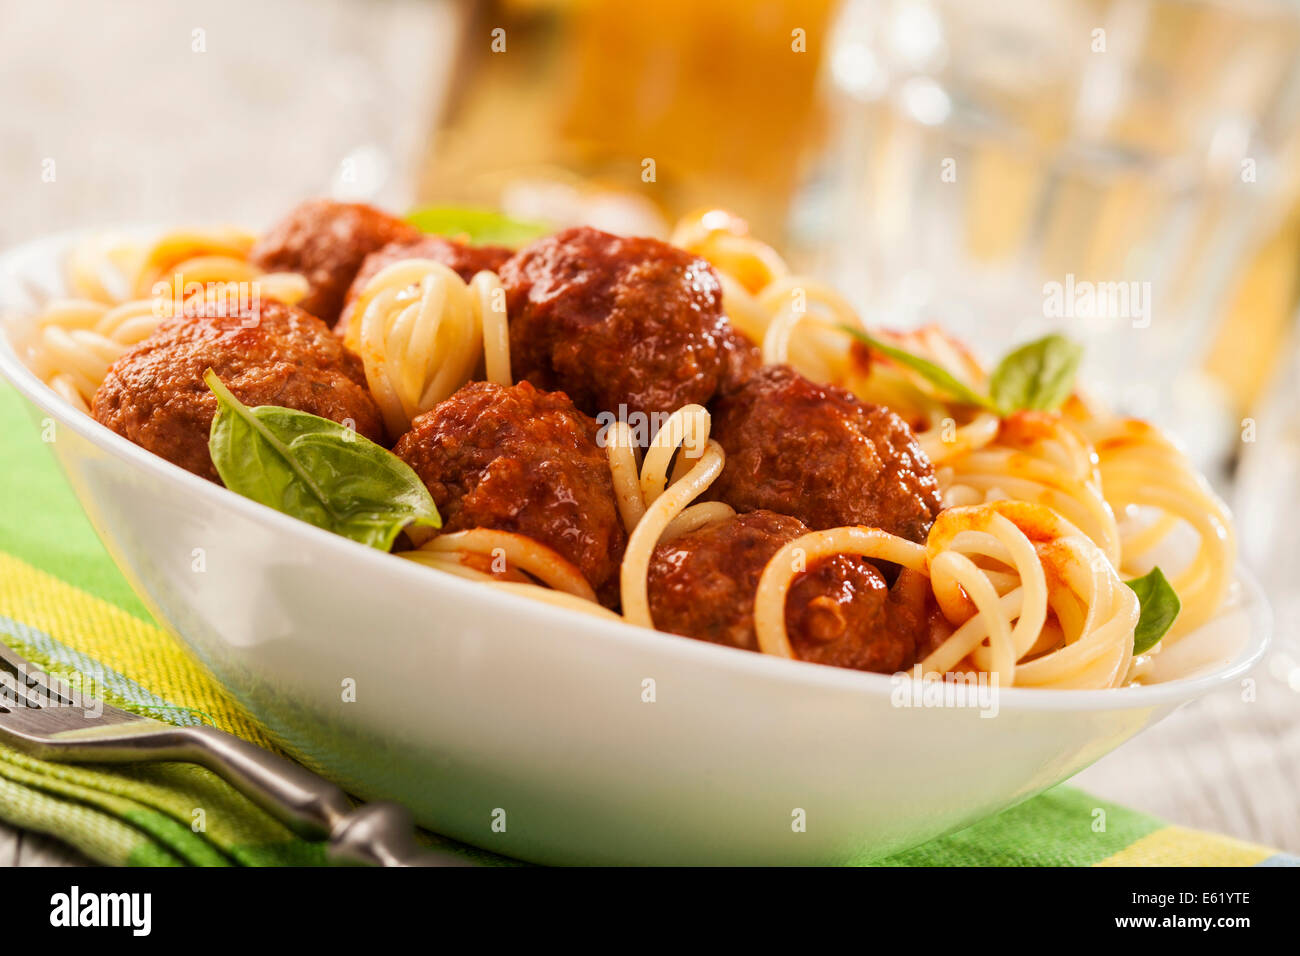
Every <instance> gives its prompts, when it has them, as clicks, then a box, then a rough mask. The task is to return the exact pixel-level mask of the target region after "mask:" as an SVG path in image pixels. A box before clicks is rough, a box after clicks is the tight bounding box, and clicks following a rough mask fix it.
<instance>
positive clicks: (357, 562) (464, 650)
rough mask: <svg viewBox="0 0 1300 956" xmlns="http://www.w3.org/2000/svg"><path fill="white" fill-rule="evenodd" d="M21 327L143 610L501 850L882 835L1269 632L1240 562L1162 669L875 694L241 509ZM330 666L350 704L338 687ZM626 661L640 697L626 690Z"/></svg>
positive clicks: (53, 281) (1005, 791) (395, 795)
mask: <svg viewBox="0 0 1300 956" xmlns="http://www.w3.org/2000/svg"><path fill="white" fill-rule="evenodd" d="M68 241H69V240H68V239H67V238H66V237H56V238H54V239H48V240H43V241H41V242H36V243H31V244H28V245H25V246H23V247H21V248H19V249H16V250H14V251H13V252H11V253H9V254H7V255H5V256H3V257H0V313H5V312H12V311H13V310H18V311H23V310H26V311H27V312H30V310H31V304H32V303H31V302H30V301H29V298H30V297H29V296H27V295H26V293H25V292H24V287H25V283H24V281H23V280H34V281H35V282H36V284H37V285H39V286H41V287H44V288H45V289H51V290H52V289H57V288H58V286H59V280H58V269H57V266H58V262H59V259H60V257H61V255H62V253H63V252H64V251H65V250H66V248H67V245H68ZM16 328H17V326H16V325H14V324H10V325H8V326H6V334H5V335H4V336H2V337H0V372H2V373H3V375H4V377H5V378H7V379H8V380H9V381H11V382H12V383H13V384H14V385H15V386H16V387H17V388H18V390H19V391H20V392H21V393H22V394H23V395H24V396H25V397H26V399H27V400H28V401H29V402H30V403H31V405H32V406H33V413H34V415H35V416H36V417H37V418H44V417H49V418H51V419H53V420H55V421H56V422H57V423H58V430H57V440H56V441H54V443H53V445H52V447H53V449H54V452H55V454H56V456H57V457H58V459H59V461H60V463H61V465H62V467H63V469H64V471H65V472H66V473H67V476H68V479H69V480H70V482H71V484H72V487H73V488H74V489H75V490H76V493H77V496H78V497H79V499H80V500H81V503H82V505H83V506H84V507H85V509H86V513H87V514H88V515H89V516H90V520H91V522H92V523H93V524H94V526H95V529H96V530H97V531H98V533H99V535H100V537H101V538H102V539H103V540H104V543H105V544H106V545H107V547H108V549H109V551H110V552H111V553H112V555H113V557H114V559H115V560H116V561H117V563H118V565H119V566H120V567H121V569H122V571H123V572H124V573H125V574H126V576H127V578H128V579H129V580H130V581H131V583H132V584H133V586H134V587H135V588H136V590H137V591H138V592H139V593H140V595H141V597H142V598H144V600H145V601H146V602H147V604H148V605H149V607H150V608H151V609H152V610H153V612H154V614H155V616H156V617H157V619H158V620H159V621H160V622H162V623H163V624H165V625H166V626H168V627H169V628H170V629H171V630H172V631H174V632H175V633H176V634H177V635H178V636H179V637H180V639H181V640H182V641H183V642H184V643H185V644H186V645H188V647H189V648H190V649H191V650H192V651H193V653H194V655H195V656H196V657H197V658H198V659H199V660H200V661H201V662H202V663H203V664H204V665H205V666H206V667H207V668H208V669H210V670H211V672H212V673H213V674H214V675H216V677H217V679H218V680H219V681H221V683H222V684H224V685H225V686H226V687H228V688H229V689H230V690H231V691H232V692H233V693H234V694H235V696H236V697H238V698H239V700H241V701H242V702H243V703H244V704H245V705H246V706H247V707H248V708H249V710H250V711H251V712H252V713H253V714H255V715H256V716H257V717H258V718H260V719H261V720H262V721H263V722H264V723H265V724H266V725H267V726H268V727H269V728H270V729H271V730H272V731H273V732H274V733H275V734H277V735H278V737H279V738H280V739H281V740H282V741H283V743H284V745H285V746H286V747H287V748H288V749H289V750H291V751H292V752H294V753H295V754H297V755H299V756H300V757H301V759H303V760H304V761H305V762H306V763H308V764H309V765H311V766H313V767H314V768H316V769H318V770H321V771H322V772H324V773H325V774H326V775H328V776H330V777H332V778H334V779H335V780H337V781H339V782H340V783H342V784H343V785H344V786H346V787H347V788H348V789H350V790H351V791H353V792H354V793H356V794H358V795H360V796H362V797H366V798H371V799H373V798H380V797H385V798H389V799H394V800H399V801H401V802H402V803H405V804H406V805H407V806H409V807H410V808H411V809H412V810H413V811H414V813H415V815H416V817H417V818H418V820H419V821H420V822H421V823H422V824H425V825H426V826H428V827H430V828H432V829H434V830H436V831H439V832H441V833H444V834H447V835H449V836H452V837H456V838H457V839H460V840H463V841H465V842H467V843H472V844H475V845H477V846H481V847H484V848H487V849H489V850H494V851H497V852H500V853H503V854H507V855H509V856H514V857H519V858H522V859H526V860H533V861H539V862H547V863H689V864H698V863H708V864H718V863H728V864H745V863H827V862H835V861H840V860H847V859H850V858H853V859H863V858H865V857H867V856H884V855H887V854H890V853H894V852H897V851H899V850H903V849H905V848H907V847H911V846H914V845H916V844H919V843H922V842H924V841H926V840H929V839H931V838H933V837H936V836H939V835H941V834H944V833H948V832H950V831H953V830H957V829H959V828H961V827H964V826H966V825H968V824H970V823H973V822H974V821H976V820H978V819H980V818H981V817H984V816H987V815H989V814H992V813H996V812H997V811H999V810H1002V809H1005V808H1007V807H1009V806H1011V805H1013V804H1015V803H1017V802H1019V801H1021V800H1024V799H1026V798H1027V797H1030V796H1033V795H1034V794H1036V793H1038V792H1040V791H1042V790H1044V789H1046V788H1048V787H1051V786H1052V785H1054V784H1056V783H1059V782H1060V781H1062V780H1065V779H1066V778H1067V777H1069V776H1070V775H1071V774H1074V773H1076V772H1077V771H1079V770H1081V769H1083V768H1084V767H1086V766H1088V765H1089V764H1091V763H1092V762H1093V761H1095V760H1097V759H1098V758H1099V757H1101V756H1103V755H1104V754H1106V753H1108V752H1109V751H1111V750H1113V749H1114V748H1115V747H1117V746H1119V745H1120V744H1122V743H1123V742H1124V741H1126V740H1128V739H1129V738H1130V737H1132V736H1133V735H1134V734H1136V733H1138V732H1139V731H1140V730H1142V729H1143V728H1145V727H1147V726H1149V725H1151V724H1153V723H1155V722H1156V721H1158V720H1160V719H1162V718H1163V717H1165V716H1167V715H1168V714H1170V713H1171V712H1173V711H1174V710H1175V709H1177V708H1178V707H1179V706H1180V705H1182V704H1183V703H1186V702H1187V701H1189V700H1191V699H1193V698H1195V697H1198V696H1200V695H1202V694H1205V693H1208V692H1210V691H1213V690H1215V689H1217V688H1221V687H1223V686H1225V685H1227V684H1229V683H1231V682H1233V681H1236V680H1238V679H1239V678H1240V677H1241V676H1242V675H1243V674H1245V673H1246V672H1247V671H1248V670H1249V669H1250V668H1251V666H1253V665H1254V664H1255V663H1256V662H1257V661H1258V660H1259V659H1260V657H1261V656H1262V654H1263V652H1264V649H1265V646H1266V644H1267V641H1268V631H1269V615H1268V610H1267V607H1266V605H1265V602H1264V600H1263V598H1262V597H1261V595H1260V592H1259V589H1258V587H1257V586H1255V585H1254V584H1253V583H1252V582H1251V581H1250V579H1249V578H1245V577H1243V578H1241V579H1240V580H1239V582H1238V585H1237V587H1236V588H1235V589H1234V597H1233V600H1232V601H1231V602H1230V605H1229V607H1227V608H1225V610H1224V611H1223V612H1222V613H1221V614H1220V615H1219V616H1218V617H1217V618H1216V619H1215V620H1214V621H1212V622H1211V623H1210V624H1209V625H1207V626H1206V627H1204V628H1202V629H1201V630H1200V631H1198V632H1197V633H1196V634H1193V635H1190V636H1188V637H1187V638H1185V639H1184V640H1183V641H1182V642H1180V643H1179V644H1178V645H1176V646H1175V647H1174V648H1171V649H1169V650H1168V651H1167V652H1166V653H1165V654H1162V655H1160V658H1159V659H1160V661H1161V663H1162V666H1163V668H1164V670H1165V672H1166V676H1168V673H1170V672H1174V671H1176V672H1179V673H1183V674H1187V675H1190V676H1184V677H1182V678H1181V679H1175V680H1170V681H1169V682H1167V683H1160V684H1156V685H1152V686H1147V687H1138V688H1126V689H1120V690H1105V691H1055V690H1034V689H1015V688H1010V689H1004V690H1001V691H1000V693H999V694H998V697H997V706H998V712H997V715H996V717H993V718H992V719H987V718H984V717H981V716H980V713H979V711H978V710H975V709H959V708H916V707H900V706H895V705H894V702H893V700H892V697H893V692H894V690H895V686H896V685H895V683H894V682H893V681H892V680H891V678H890V677H888V676H884V675H877V674H865V673H858V672H855V671H848V670H839V669H835V668H830V667H822V666H818V665H813V664H805V663H801V662H792V661H785V660H778V659H775V658H771V657H765V656H762V655H759V654H753V653H747V652H744V651H737V650H732V649H730V648H725V647H718V646H714V645H711V644H707V643H704V642H700V641H694V640H689V639H686V638H682V637H673V636H669V635H664V634H658V633H655V632H652V631H648V630H643V629H639V628H632V627H628V626H623V625H619V624H616V623H611V622H605V621H601V620H598V619H595V618H591V617H587V616H584V615H580V614H575V613H572V612H569V611H565V610H563V609H560V608H555V607H551V606H548V605H543V604H539V603H536V602H532V601H529V600H528V599H526V598H522V597H517V596H514V595H511V594H503V593H500V592H497V591H494V590H492V589H490V588H487V587H484V586H482V585H478V584H475V583H473V582H468V581H464V580H461V579H459V578H456V577H452V576H449V575H444V574H441V573H439V572H436V571H433V570H431V569H428V568H425V567H421V566H418V565H415V564H411V563H408V562H406V561H402V560H399V559H397V558H394V557H392V556H390V555H386V554H382V553H380V552H378V551H375V550H372V549H369V548H366V547H363V546H361V545H359V544H355V543H353V542H351V541H348V540H345V539H343V538H340V537H336V536H334V535H331V534H329V533H327V532H325V531H321V530H318V529H317V528H314V527H312V526H310V525H308V524H305V523H303V522H299V521H296V520H294V519H292V518H288V517H286V516H284V515H281V514H279V513H277V512H275V511H272V510H270V509H267V508H264V507H262V506H261V505H258V504H255V503H253V502H251V501H248V500H246V499H244V498H241V497H239V496H238V495H235V494H233V493H231V492H228V491H226V490H225V489H224V488H221V487H219V486H217V485H215V484H212V483H210V482H207V481H204V480H203V479H201V478H197V477H195V476H194V475H191V474H189V473H188V472H185V471H183V470H182V469H180V468H178V467H176V466H174V465H172V464H170V463H168V462H166V461H164V460H163V459H161V458H157V457H155V456H153V455H151V454H149V453H148V452H146V451H144V450H143V449H141V448H138V447H136V446H135V445H133V444H132V443H130V442H128V441H127V440H126V439H124V438H121V437H119V436H118V435H116V434H114V433H112V432H111V431H109V430H108V429H106V428H104V427H102V426H101V425H99V424H98V423H96V422H95V421H93V420H92V419H90V418H89V417H88V416H86V415H83V414H81V413H79V412H77V411H75V410H73V409H72V408H70V407H69V406H67V405H66V404H65V403H64V402H63V401H62V400H60V399H59V398H58V397H57V396H56V395H55V394H54V393H53V392H52V391H50V390H49V389H48V388H46V387H45V386H44V385H43V384H42V383H41V382H40V381H38V380H37V379H36V378H35V376H33V375H32V374H31V373H30V372H29V371H28V370H27V369H26V368H25V367H24V366H23V365H22V363H21V362H20V361H19V360H18V358H17V355H16V354H15V350H14V348H13V347H12V346H11V335H12V334H13V333H14V331H15V329H16ZM196 548H201V549H203V553H204V557H205V563H206V570H205V571H203V572H201V573H200V572H196V571H195V570H193V568H194V557H193V556H194V550H195V549H196ZM349 679H350V680H352V681H355V686H356V700H355V702H345V701H344V699H343V698H344V694H343V690H342V688H343V685H344V683H345V682H346V681H348V680H349ZM649 680H652V681H653V682H654V701H653V702H647V701H645V700H643V687H644V686H645V682H646V681H649ZM799 811H802V812H803V815H804V817H805V819H806V829H805V830H804V831H803V832H796V828H795V827H794V826H793V823H794V821H795V819H796V818H797V816H798V813H799ZM502 813H504V822H505V828H504V830H503V831H502V830H501V828H500V825H499V821H500V819H501V817H502ZM494 821H496V822H497V824H498V825H497V826H496V827H495V828H494Z"/></svg>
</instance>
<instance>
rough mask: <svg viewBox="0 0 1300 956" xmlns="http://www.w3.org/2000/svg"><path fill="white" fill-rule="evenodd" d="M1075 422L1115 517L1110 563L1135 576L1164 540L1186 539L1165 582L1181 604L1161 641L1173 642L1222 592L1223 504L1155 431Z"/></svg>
mask: <svg viewBox="0 0 1300 956" xmlns="http://www.w3.org/2000/svg"><path fill="white" fill-rule="evenodd" d="M1082 427H1083V429H1084V430H1085V431H1086V432H1087V433H1088V434H1089V435H1090V436H1091V437H1092V440H1093V442H1094V443H1095V448H1096V450H1097V457H1098V470H1099V473H1100V476H1101V487H1102V489H1103V491H1104V493H1105V496H1106V500H1107V502H1108V503H1109V504H1110V507H1111V508H1112V509H1113V510H1114V512H1115V514H1116V515H1118V516H1120V517H1121V518H1122V527H1121V530H1120V542H1121V543H1120V560H1119V561H1118V562H1117V563H1116V566H1117V567H1119V568H1120V570H1121V571H1122V572H1123V573H1124V574H1125V575H1126V576H1129V577H1136V576H1138V575H1140V574H1144V573H1146V571H1148V570H1149V569H1150V566H1151V564H1152V563H1153V554H1154V553H1155V552H1156V551H1157V549H1159V548H1161V546H1162V545H1163V544H1164V543H1165V542H1166V541H1167V540H1168V541H1170V542H1173V543H1174V544H1175V545H1178V544H1190V547H1186V548H1184V549H1183V550H1184V551H1185V553H1188V554H1190V558H1189V559H1188V560H1186V562H1185V563H1184V564H1183V565H1182V566H1181V567H1177V568H1175V569H1174V571H1173V574H1172V575H1171V576H1170V579H1169V581H1170V584H1171V585H1173V588H1174V590H1175V591H1176V592H1177V593H1178V597H1179V599H1180V601H1181V602H1182V605H1183V606H1182V611H1181V613H1180V614H1179V615H1178V620H1177V621H1175V622H1174V626H1173V628H1172V629H1171V630H1170V632H1169V634H1168V635H1166V637H1165V640H1166V641H1169V642H1171V643H1172V642H1173V641H1177V640H1178V639H1179V638H1180V637H1182V636H1183V635H1185V634H1186V633H1187V632H1189V631H1191V630H1194V629H1196V628H1197V627H1200V626H1201V625H1202V624H1204V623H1205V622H1206V621H1207V620H1208V619H1209V618H1210V617H1211V615H1213V614H1214V612H1215V611H1217V610H1218V609H1219V607H1220V606H1221V605H1222V604H1223V601H1224V598H1225V597H1226V595H1227V591H1228V586H1229V584H1230V583H1231V581H1232V574H1233V566H1234V564H1235V557H1236V534H1235V531H1234V530H1233V525H1232V518H1231V516H1230V515H1229V513H1228V508H1227V506H1226V505H1225V504H1224V503H1223V502H1222V501H1221V500H1220V499H1219V497H1218V495H1216V494H1215V493H1214V491H1213V490H1212V489H1211V488H1210V485H1209V482H1207V481H1206V480H1205V478H1204V477H1202V476H1201V475H1200V474H1199V473H1198V472H1197V471H1196V469H1195V468H1193V467H1192V465H1191V463H1190V462H1189V461H1188V460H1187V457H1186V456H1185V455H1184V454H1183V453H1182V452H1181V451H1180V450H1179V449H1178V446H1177V445H1175V444H1174V443H1173V442H1172V441H1170V440H1169V439H1168V438H1167V437H1166V436H1165V435H1163V434H1162V433H1161V432H1160V430H1159V429H1157V428H1154V427H1153V426H1151V425H1148V424H1147V423H1146V422H1141V421H1137V420H1136V419H1131V418H1117V419H1101V418H1095V417H1094V418H1090V419H1089V420H1088V421H1087V422H1086V423H1085V424H1084V425H1083V426H1082Z"/></svg>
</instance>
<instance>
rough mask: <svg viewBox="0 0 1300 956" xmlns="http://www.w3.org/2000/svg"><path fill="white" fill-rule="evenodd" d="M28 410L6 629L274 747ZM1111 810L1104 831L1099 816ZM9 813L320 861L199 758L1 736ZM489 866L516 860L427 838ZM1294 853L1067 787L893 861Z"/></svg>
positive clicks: (193, 845)
mask: <svg viewBox="0 0 1300 956" xmlns="http://www.w3.org/2000/svg"><path fill="white" fill-rule="evenodd" d="M29 411H30V410H29V409H28V408H27V407H25V403H24V402H23V401H22V399H21V398H20V397H19V396H18V395H17V393H15V392H14V391H13V389H12V388H11V387H9V386H8V385H7V384H3V383H0V462H3V467H2V468H0V641H4V642H5V643H7V644H8V645H9V646H11V647H12V648H13V649H14V650H15V651H17V652H18V653H19V654H21V655H22V656H24V657H26V658H27V659H28V660H30V661H32V662H33V663H34V664H36V665H38V666H40V667H43V668H45V669H46V671H47V672H48V673H52V674H56V675H60V676H64V677H72V676H73V675H80V676H81V678H83V679H88V680H90V681H91V682H92V683H90V684H89V685H88V686H92V687H98V688H104V690H105V696H106V697H107V699H108V702H109V703H111V704H113V705H114V706H117V707H120V708H122V709H123V710H128V711H132V712H134V713H138V714H142V715H147V716H150V717H155V718H157V719H160V720H165V721H168V722H170V723H174V724H178V725H189V724H199V723H206V724H210V725H212V726H215V727H219V728H221V729H222V730H225V731H229V732H230V733H233V734H237V735H238V736H240V737H243V738H244V739H245V740H250V741H252V742H254V743H256V744H258V745H260V746H264V747H267V748H269V749H272V750H275V749H276V747H275V744H274V743H273V742H272V741H271V740H270V738H269V737H268V736H267V734H266V731H265V730H264V729H263V728H261V727H260V726H259V725H258V724H257V723H256V721H254V720H253V719H252V718H251V717H250V716H249V715H248V713H247V712H245V711H244V710H243V709H242V708H241V707H240V706H239V705H238V704H237V703H236V702H235V701H234V700H233V699H232V698H231V697H230V696H229V695H228V694H227V693H226V692H225V691H224V690H223V689H222V688H221V687H220V686H219V685H218V684H217V683H216V682H215V681H214V680H213V679H212V678H211V677H210V676H208V674H207V672H206V671H204V670H203V669H202V668H201V667H200V666H199V665H198V664H196V663H195V662H194V661H192V660H191V659H190V658H189V657H188V656H187V654H186V653H185V651H184V650H183V649H182V648H181V646H180V645H179V644H178V643H177V642H176V641H175V640H173V639H172V638H171V637H170V636H168V635H167V634H166V633H165V632H164V631H163V630H162V629H161V628H159V627H158V625H157V624H155V623H154V622H153V620H152V619H151V618H150V616H149V613H148V612H147V611H146V610H145V608H144V607H143V605H142V604H141V603H140V601H139V599H138V598H137V597H136V596H135V594H134V593H132V591H131V590H130V588H129V587H128V586H127V584H126V582H125V580H123V578H122V576H121V575H120V574H119V573H118V571H117V569H116V568H115V567H114V565H113V563H112V561H111V560H110V559H109V558H108V556H107V554H106V553H105V551H104V549H103V547H102V545H101V544H100V542H99V540H98V538H96V537H95V534H94V532H93V531H92V529H91V527H90V525H89V523H88V522H87V520H86V517H85V515H84V514H83V513H82V511H81V508H80V506H79V505H78V504H77V501H76V499H75V497H74V496H73V494H72V492H71V490H70V489H69V487H68V485H67V483H66V481H65V480H64V478H63V476H62V473H61V472H60V471H59V469H58V466H57V465H56V464H55V462H54V459H53V456H52V455H51V454H50V450H49V449H48V448H46V447H44V445H43V443H42V438H41V432H40V430H39V429H38V428H37V427H36V425H35V423H34V421H33V419H32V416H31V415H30V414H29ZM1098 809H1101V810H1104V811H1105V816H1104V820H1105V828H1104V831H1102V832H1098V829H1097V828H1096V826H1095V821H1096V820H1098V819H1099V818H1100V815H1099V814H1097V813H1096V811H1097V810H1098ZM0 820H4V821H6V822H7V823H9V824H10V825H11V826H15V827H19V828H22V829H28V830H35V831H39V832H41V833H47V834H50V835H52V836H54V837H56V838H58V839H60V840H62V841H64V842H65V843H67V844H69V845H71V846H73V847H75V848H76V849H77V850H79V851H81V852H82V853H83V854H85V855H86V856H87V857H89V858H90V859H92V860H95V861H98V862H101V863H106V864H112V865H120V866H126V865H130V866H299V865H306V866H311V865H323V864H324V863H325V852H324V847H323V845H322V844H319V843H311V842H308V841H305V840H302V839H299V838H297V837H295V836H294V835H293V834H292V833H290V832H289V831H288V830H287V829H286V828H285V827H284V826H283V825H281V824H280V823H279V822H277V821H276V820H274V819H272V818H271V817H269V816H268V815H267V814H265V813H264V812H263V811H261V810H260V809H258V808H257V807H256V806H254V805H253V804H252V803H250V802H249V801H248V800H246V799H245V798H244V797H243V796H241V795H240V794H238V793H236V792H235V791H234V790H233V789H232V788H230V787H229V786H227V785H226V784H225V783H223V782H222V781H221V780H220V779H219V778H218V777H216V776H215V775H214V774H212V773H211V772H209V771H208V770H205V769H203V768H201V767H197V766H194V765H191V764H181V763H159V764H136V765H129V766H115V767H107V766H73V765H66V764H52V763H47V762H44V761H40V760H33V759H31V758H30V757H26V756H24V755H22V754H19V753H17V752H16V751H13V750H10V749H8V748H5V747H3V746H0ZM429 841H430V842H431V843H434V844H437V845H440V846H443V847H445V848H448V849H451V850H452V851H454V852H458V853H462V854H464V855H466V856H467V857H469V858H471V859H473V860H474V861H475V862H479V863H500V864H508V863H510V862H512V861H510V860H507V859H504V858H502V857H499V856H495V855H493V854H489V853H487V852H485V851H481V850H476V849H473V848H471V847H465V846H462V845H460V844H455V843H453V842H452V841H449V840H444V839H442V838H439V837H436V836H432V835H429ZM1297 863H1300V860H1297V859H1296V858H1294V857H1288V856H1286V855H1284V854H1278V853H1276V852H1275V851H1273V850H1270V849H1268V848H1266V847H1262V846H1256V845H1253V844H1249V843H1244V842H1241V841H1239V840H1233V839H1230V838H1227V837H1223V836H1216V835H1213V834H1208V833H1201V832H1198V831H1194V830H1188V829H1184V828H1182V827H1176V826H1169V825H1167V824H1165V823H1163V822H1161V821H1159V820H1156V819H1154V818H1152V817H1148V816H1145V815H1143V814H1140V813H1135V812H1133V811H1131V810H1127V809H1125V808H1123V807H1119V806H1115V805H1113V804H1110V803H1107V802H1105V801H1102V800H1098V799H1096V798H1095V797H1092V796H1089V795H1088V794H1085V793H1082V792H1080V791H1078V790H1075V789H1073V788H1070V787H1057V788H1056V789H1054V790H1052V791H1050V792H1048V793H1046V794H1044V795H1042V796H1039V797H1036V798H1034V799H1032V800H1029V801H1027V802H1025V803H1023V804H1021V805H1020V806H1018V807H1015V808H1013V809H1011V810H1008V811H1006V812H1005V813H1002V814H1001V815H999V816H996V817H993V818H991V819H989V820H985V821H983V822H982V823H979V824H976V825H975V826H973V827H970V828H968V829H966V830H964V831H962V832H961V833H958V834H955V835H953V836H949V837H945V838H943V839H940V840H935V841H933V842H931V843H928V844H926V845H924V846H922V847H918V848H916V849H913V850H909V851H907V852H906V853H902V854H899V855H898V856H895V857H891V858H889V859H887V860H884V861H877V862H876V864H875V865H883V866H964V865H978V866H1021V865H1028V866H1148V865H1175V866H1179V865H1197V866H1215V865H1217V866H1224V865H1240V866H1253V865H1261V864H1262V865H1295V864H1297Z"/></svg>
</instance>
